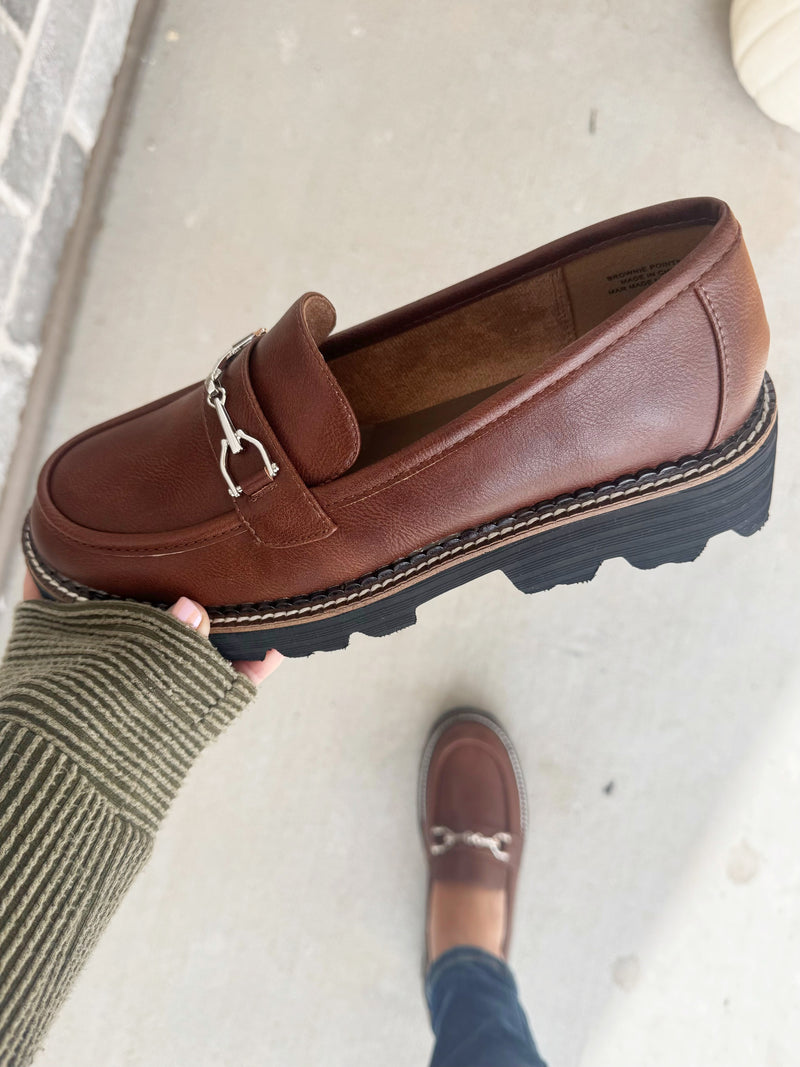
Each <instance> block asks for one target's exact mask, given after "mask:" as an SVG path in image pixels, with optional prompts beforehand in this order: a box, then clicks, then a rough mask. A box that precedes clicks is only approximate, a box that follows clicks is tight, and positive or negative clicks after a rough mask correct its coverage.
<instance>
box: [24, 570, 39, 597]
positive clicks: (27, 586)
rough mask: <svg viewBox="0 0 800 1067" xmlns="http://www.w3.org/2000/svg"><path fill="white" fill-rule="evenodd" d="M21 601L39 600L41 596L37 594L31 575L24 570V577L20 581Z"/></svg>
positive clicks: (37, 590) (36, 587) (37, 589)
mask: <svg viewBox="0 0 800 1067" xmlns="http://www.w3.org/2000/svg"><path fill="white" fill-rule="evenodd" d="M22 599H23V600H41V599H42V594H41V593H40V592H39V587H38V585H37V584H36V582H34V580H33V575H32V574H31V572H30V571H29V570H28V568H27V567H26V568H25V577H24V578H23V579H22Z"/></svg>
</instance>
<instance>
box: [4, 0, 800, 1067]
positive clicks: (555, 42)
mask: <svg viewBox="0 0 800 1067" xmlns="http://www.w3.org/2000/svg"><path fill="white" fill-rule="evenodd" d="M726 21H727V5H726V3H724V2H719V0H711V2H709V0H690V2H687V3H683V4H673V5H665V4H663V3H656V2H653V0H646V2H645V0H636V2H635V3H634V0H627V2H623V0H617V2H613V0H606V2H601V0H593V2H587V3H582V4H564V3H563V2H559V0H540V2H539V3H537V4H535V5H532V4H529V3H522V2H518V0H514V2H510V0H504V2H502V3H500V2H486V0H481V2H477V0H458V2H456V0H451V2H446V0H439V2H437V3H432V2H428V3H417V4H408V3H401V2H399V0H384V2H382V3H378V4H366V3H358V2H356V3H346V4H345V3H341V2H339V0H334V2H332V3H331V2H329V3H323V2H321V0H293V2H292V3H288V2H281V3H271V4H264V3H262V2H260V0H228V2H227V3H226V4H224V5H222V4H214V3H211V2H208V0H202V2H198V0H193V2H191V3H190V2H189V0H168V2H166V3H165V4H164V10H163V16H162V18H161V21H160V23H159V25H158V28H157V31H156V36H155V39H154V42H153V47H152V51H151V53H150V55H149V56H148V57H147V58H146V60H145V61H144V69H143V70H142V77H141V85H140V90H139V93H138V98H137V100H136V103H135V107H134V111H133V115H132V118H131V121H130V127H129V129H128V130H127V133H126V136H125V138H124V141H123V148H122V152H121V155H120V159H119V162H118V166H117V168H116V171H115V174H114V176H113V181H112V186H111V190H110V195H109V198H108V203H107V207H106V210H105V216H104V219H103V225H102V228H101V230H100V232H99V233H98V235H97V239H96V243H95V247H94V251H93V255H92V259H91V263H90V266H89V270H88V275H87V278H86V285H85V290H84V295H83V300H82V304H81V306H80V307H79V308H78V309H77V312H76V315H77V318H76V324H75V329H74V333H73V336H72V339H71V344H70V347H69V352H68V355H67V359H66V363H65V366H64V372H63V378H62V381H61V384H60V389H59V392H58V395H57V397H55V398H54V402H53V407H52V413H51V416H50V421H49V424H48V427H47V434H46V437H47V440H46V443H45V450H49V449H50V448H52V447H53V446H54V445H56V444H57V443H58V442H60V441H61V440H62V439H64V438H65V437H66V436H68V435H70V434H72V433H74V432H76V431H77V430H79V429H82V428H83V427H85V426H86V425H90V424H92V423H94V422H97V421H99V420H101V419H103V418H106V417H108V416H110V415H112V414H116V413H117V412H119V411H120V410H123V409H125V408H128V407H132V406H134V405H136V404H138V403H141V402H144V401H146V400H148V399H151V398H153V397H156V396H159V395H161V394H163V393H165V392H167V391H169V390H172V389H174V388H176V387H178V386H180V385H182V384H184V383H185V382H187V381H190V380H193V379H196V378H198V377H200V376H201V375H202V374H204V373H205V371H206V369H207V367H208V366H209V365H210V363H211V362H212V361H213V359H214V358H215V357H216V356H217V354H218V353H219V352H221V351H222V350H223V349H224V348H225V347H226V346H227V345H228V343H229V342H230V341H231V339H233V338H236V337H239V336H240V335H241V334H242V333H244V332H245V331H247V330H249V329H251V328H253V327H254V326H257V325H260V324H262V323H263V324H267V325H268V324H270V323H271V322H273V321H274V320H275V319H276V318H277V317H278V316H279V315H280V314H281V313H282V311H283V310H284V309H285V307H286V306H288V304H289V303H290V302H291V301H292V300H293V299H294V298H295V297H296V296H297V295H299V294H300V293H301V292H303V291H304V290H306V289H310V288H317V289H320V290H321V291H322V292H324V293H326V294H327V295H329V296H330V297H331V298H332V299H333V301H334V303H335V304H336V305H337V307H338V309H339V312H340V322H341V324H343V325H344V324H349V323H351V322H354V321H358V320H360V319H362V318H364V317H366V316H369V315H371V314H374V313H377V312H379V311H381V310H385V309H387V308H389V307H394V306H396V305H398V304H399V303H402V302H404V301H406V300H408V299H411V298H413V297H416V296H419V295H421V294H424V293H426V292H429V291H431V290H432V289H435V288H439V287H441V286H442V285H445V284H448V283H450V282H453V281H456V280H458V279H460V278H462V277H465V276H467V275H469V274H471V273H474V272H475V271H477V270H480V269H483V268H485V267H488V266H491V265H494V264H495V263H499V262H501V261H503V260H505V259H507V258H509V257H510V256H513V255H515V254H518V253H521V252H524V251H526V250H528V249H530V248H532V247H534V246H536V245H538V244H540V243H542V242H543V241H545V240H548V239H550V238H553V237H556V236H558V235H560V234H563V233H566V232H569V231H571V230H574V229H576V228H578V227H579V226H582V225H584V224H587V223H589V222H593V221H596V220H598V219H601V218H604V217H606V216H609V215H612V214H616V213H618V212H620V211H624V210H628V209H631V208H634V207H638V206H642V205H645V204H648V203H652V202H656V201H660V200H664V199H669V198H672V197H676V196H684V195H693V194H705V193H711V194H714V195H717V196H721V197H723V198H725V199H727V200H728V201H729V202H730V203H731V204H732V206H733V208H734V211H735V212H736V213H737V214H738V216H739V218H740V220H741V221H742V223H743V226H744V230H745V234H746V237H747V240H748V243H749V247H750V250H751V254H752V257H753V260H754V262H755V265H756V269H757V271H758V273H759V276H760V279H761V282H762V286H763V290H764V296H765V301H766V304H767V309H768V313H769V316H770V319H771V323H772V327H773V336H774V345H773V352H772V362H771V370H772V373H773V376H774V378H775V381H776V383H777V387H778V394H779V400H780V404H781V412H782V430H781V433H782V439H781V445H780V452H779V467H778V473H777V480H776V484H775V496H774V506H773V516H772V519H771V521H770V523H769V525H768V526H767V528H766V529H765V530H764V531H763V532H762V533H761V534H759V535H758V536H756V537H753V538H751V539H749V540H743V539H740V538H739V537H737V536H735V535H733V534H728V535H725V536H723V537H720V538H718V539H717V540H715V541H714V542H712V544H711V545H710V546H709V548H708V549H707V550H706V552H705V553H704V554H703V556H702V557H701V558H700V560H699V561H698V562H697V563H695V564H694V565H692V566H668V567H664V568H662V569H660V570H658V571H656V572H646V573H643V572H638V571H635V570H633V569H632V568H630V567H628V566H627V565H626V564H623V563H622V562H619V561H613V562H611V563H609V564H606V565H605V566H604V567H603V568H602V569H601V571H600V573H599V575H598V577H597V579H596V580H595V581H594V582H593V583H592V584H591V585H590V586H580V587H572V588H566V589H558V590H554V591H552V592H550V593H548V594H544V595H540V596H538V597H536V598H527V597H524V596H522V595H520V594H518V593H517V592H516V591H515V590H514V589H513V588H512V587H511V585H510V584H508V583H507V582H506V580H505V579H504V578H503V577H502V576H500V575H492V576H489V577H487V578H485V579H483V580H481V581H480V582H477V583H475V584H473V585H470V586H469V587H467V588H464V589H461V590H459V591H457V592H454V593H451V594H449V595H448V596H446V597H444V598H442V599H440V600H439V601H437V602H434V603H432V604H429V605H427V606H426V607H424V608H423V609H422V610H421V611H420V613H419V617H420V621H419V624H418V625H417V626H416V627H414V628H413V629H410V630H406V631H404V632H403V633H400V634H398V635H396V636H395V637H393V638H389V639H385V640H381V641H376V640H372V639H368V638H364V637H356V638H355V639H354V640H353V642H352V644H351V647H350V649H349V650H348V651H346V652H341V653H335V654H328V655H320V656H315V657H313V658H312V659H310V660H307V661H295V662H291V663H288V664H286V665H285V666H284V667H283V668H282V669H281V670H280V671H279V672H278V674H277V675H276V676H275V677H274V679H271V680H270V682H269V684H268V685H267V686H266V687H265V689H264V691H263V692H262V694H261V695H260V697H259V699H258V702H257V706H256V707H254V708H252V709H250V710H249V712H248V713H247V714H246V715H245V716H244V717H243V719H242V720H241V721H240V722H239V723H238V724H237V725H236V726H235V727H234V728H233V729H231V730H230V731H229V733H228V734H227V735H226V736H225V737H224V738H223V739H222V740H221V741H220V742H219V743H218V744H217V745H216V746H215V747H214V748H213V749H212V750H211V751H209V752H208V753H207V754H206V755H205V756H204V757H203V760H202V762H201V764H200V765H199V766H198V767H197V768H196V769H195V771H194V772H193V773H192V775H191V777H190V780H189V782H188V783H187V785H186V787H185V789H184V790H183V792H182V794H181V795H180V797H179V799H178V801H177V803H176V805H175V808H174V810H173V812H172V813H171V815H170V816H169V818H168V820H167V823H166V825H165V827H164V830H163V833H162V835H161V838H160V841H159V843H158V845H157V848H156V851H155V855H154V857H153V859H152V862H151V863H150V865H149V867H148V868H147V869H146V871H145V872H144V873H143V875H142V876H141V877H140V878H139V880H138V882H137V883H136V885H135V886H134V888H133V890H132V891H131V893H130V895H129V897H128V898H127V900H126V901H125V902H124V904H123V906H122V908H121V910H120V912H119V913H118V915H117V916H116V918H115V919H114V920H113V923H112V925H111V928H110V929H109V931H108V933H107V935H106V937H105V939H104V940H103V942H102V944H101V946H100V948H99V950H98V951H97V953H96V954H95V955H94V957H93V958H92V959H91V961H90V963H89V965H88V966H87V968H86V970H85V972H84V974H83V975H82V977H81V979H80V981H79V983H78V985H77V987H76V989H75V991H74V994H73V995H72V996H71V998H70V1000H69V1002H68V1003H67V1005H66V1006H65V1008H64V1009H63V1011H62V1013H61V1015H60V1017H59V1018H58V1020H57V1022H56V1024H55V1026H54V1028H53V1030H52V1032H51V1034H50V1036H49V1038H48V1041H47V1045H46V1048H45V1051H44V1053H43V1054H42V1056H41V1057H40V1059H39V1060H38V1061H37V1062H38V1064H39V1065H40V1067H78V1065H81V1067H94V1065H101V1064H102V1065H103V1067H123V1065H124V1067H133V1065H136V1067H140V1065H142V1067H217V1065H224V1067H233V1065H236V1067H256V1065H259V1067H260V1065H263V1064H265V1063H266V1064H282V1065H283V1064H325V1065H331V1067H337V1065H342V1067H344V1065H347V1067H373V1065H374V1064H376V1063H381V1064H383V1065H385V1067H408V1065H409V1064H413V1063H419V1064H424V1063H425V1062H426V1057H427V1055H428V1053H429V1049H430V1037H429V1034H428V1031H427V1022H426V1016H425V1010H424V1006H423V1001H422V996H421V992H420V980H419V961H420V949H421V921H422V909H423V896H424V887H423V860H422V855H421V849H420V846H419V843H418V840H417V832H416V827H415V815H414V787H415V776H416V764H417V758H418V753H419V749H420V746H421V743H422V741H423V738H424V736H425V733H426V730H427V727H428V724H429V723H430V721H431V719H432V718H433V717H434V716H435V715H436V714H437V713H438V712H439V711H440V710H441V709H443V708H444V707H446V706H448V705H450V704H452V703H454V702H461V701H472V702H477V703H480V704H483V705H485V706H487V707H489V708H492V709H494V710H496V711H497V712H498V713H499V714H500V715H501V716H502V717H503V718H504V719H505V721H506V723H507V725H508V727H509V729H510V731H511V733H512V735H513V736H514V737H515V738H516V740H517V743H518V746H519V749H520V752H521V755H522V757H523V762H524V765H525V767H526V770H527V775H528V780H529V788H530V795H531V808H532V815H533V819H532V822H533V825H532V829H531V834H530V843H529V846H528V852H527V857H526V860H525V867H524V872H523V878H522V884H521V890H520V901H519V911H518V919H517V934H516V943H515V946H514V954H513V963H514V965H515V969H516V972H517V974H518V977H519V981H520V985H521V989H522V992H523V995H524V999H525V1002H526V1004H527V1006H528V1010H529V1014H530V1017H531V1020H532V1023H533V1027H534V1030H535V1032H536V1034H537V1037H538V1039H539V1042H540V1045H541V1049H542V1051H543V1053H544V1054H545V1055H546V1057H547V1058H548V1059H549V1061H550V1063H551V1067H577V1065H581V1067H612V1065H613V1067H641V1065H642V1064H646V1065H648V1067H668V1065H669V1067H672V1065H673V1064H675V1063H676V1062H679V1063H697V1064H700V1063H702V1064H709V1065H720V1067H722V1065H724V1067H745V1065H747V1067H751V1065H753V1064H757V1065H763V1067H785V1065H789V1064H790V1063H796V1062H797V1061H796V1059H795V1056H796V1049H797V1047H798V1045H800V1013H798V1011H797V1004H798V997H800V963H798V961H799V960H800V921H798V905H799V904H800V849H799V848H798V847H797V826H796V823H797V812H798V811H800V669H799V668H798V657H797V643H798V632H799V630H798V623H799V622H800V572H799V571H798V567H797V560H796V544H797V537H798V532H799V531H800V494H798V492H797V489H798V485H797V482H798V475H797V470H798V466H797V459H798V458H800V437H799V436H798V420H797V413H798V407H799V406H800V397H799V396H798V390H799V389H800V371H798V367H797V363H796V353H795V350H794V345H795V341H796V337H797V336H798V332H800V329H799V328H800V322H799V321H798V300H797V293H798V275H799V273H800V272H799V271H798V253H797V248H798V236H800V198H799V197H798V189H799V188H800V184H799V183H800V138H799V137H797V136H796V135H794V134H792V133H791V132H790V131H788V130H786V129H782V128H780V127H778V126H776V125H774V124H772V123H771V122H770V121H769V120H768V119H766V118H765V117H764V116H762V115H761V114H760V113H759V112H758V111H757V110H756V108H755V107H754V105H753V104H752V103H751V102H750V100H749V99H748V97H747V96H746V95H745V93H744V92H743V90H742V89H741V88H740V86H739V84H738V82H737V81H736V78H735V75H734V73H733V71H732V68H731V65H730V62H729V48H728V41H727V28H726ZM590 116H591V117H592V120H591V123H590ZM590 125H591V127H593V128H594V132H592V130H591V129H590ZM18 582H19V568H18V572H17V575H16V577H15V585H14V586H13V587H12V590H11V591H10V593H9V596H11V597H12V598H13V596H14V595H16V589H17V588H18V584H16V583H18ZM3 625H4V626H5V627H7V625H8V612H7V611H6V613H5V617H4V621H3ZM611 782H613V783H614V785H613V789H610V788H606V787H608V785H609V783H611Z"/></svg>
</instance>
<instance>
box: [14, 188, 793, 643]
mask: <svg viewBox="0 0 800 1067" xmlns="http://www.w3.org/2000/svg"><path fill="white" fill-rule="evenodd" d="M334 324H335V313H334V310H333V308H332V306H331V305H330V304H329V303H328V301H327V300H326V299H325V298H324V297H323V296H320V295H319V294H314V293H310V294H306V295H305V296H303V297H301V298H300V299H299V300H298V301H297V302H296V303H295V304H294V305H293V306H292V307H291V308H290V309H289V311H287V312H286V314H285V315H284V316H283V318H281V319H280V320H279V322H278V323H277V324H276V325H275V326H274V327H273V328H272V329H270V330H269V331H266V330H263V329H260V330H257V331H256V332H255V333H252V334H250V335H248V336H247V337H246V338H244V339H243V340H242V341H241V342H239V343H237V344H236V345H234V346H232V348H231V349H230V350H229V351H228V352H226V353H225V355H224V356H223V357H222V358H221V359H218V360H217V361H216V362H214V363H213V366H212V367H211V370H210V372H209V374H208V377H207V378H206V380H205V381H204V382H198V383H196V384H194V385H190V386H187V387H186V388H185V389H181V390H179V391H178V392H176V393H173V394H171V395H170V396H168V397H165V398H163V399H161V400H156V401H155V402H153V403H152V404H148V405H147V406H145V407H143V408H139V409H137V410H136V411H132V412H129V413H128V414H126V415H122V416H120V417H119V418H116V419H112V420H111V421H110V422H107V423H104V424H103V425H101V426H97V427H94V428H93V429H90V430H87V431H86V432H85V433H82V434H80V435H79V436H78V437H76V438H73V440H71V441H69V442H67V443H66V444H65V445H63V446H62V447H61V448H60V449H58V451H57V452H56V453H55V454H54V455H53V456H51V457H50V459H49V460H48V461H47V463H46V465H45V467H44V469H43V471H42V473H41V476H40V478H39V483H38V489H37V493H36V498H35V500H34V503H33V507H32V508H31V512H30V516H29V520H28V522H27V523H26V526H25V530H24V533H23V545H24V550H25V554H26V558H27V562H28V565H29V567H30V569H31V572H32V573H33V575H34V577H35V580H36V582H37V584H38V585H39V587H40V589H41V590H42V592H43V593H44V594H45V595H47V596H49V597H53V598H55V599H58V600H81V599H98V598H99V599H102V598H107V597H126V598H133V599H137V600H143V601H148V602H151V603H156V604H169V603H172V602H173V601H174V600H175V599H176V598H177V596H179V595H181V594H185V595H189V596H191V597H192V599H194V600H196V601H198V602H200V603H202V604H204V605H206V607H207V608H208V612H209V617H210V619H211V639H212V641H213V642H214V643H215V644H216V645H217V647H218V648H219V649H220V650H221V651H222V652H223V653H224V654H225V655H228V656H229V657H230V658H233V659H255V658H257V657H259V656H262V655H263V654H264V652H265V650H266V649H268V648H276V649H278V651H280V652H283V653H284V654H286V655H290V656H299V655H307V654H309V653H311V652H314V651H319V650H324V649H336V648H343V647H345V646H346V645H347V643H348V641H349V638H350V635H351V634H352V633H355V632H359V633H365V634H369V635H372V636H380V635H384V634H389V633H392V632H393V631H395V630H398V629H400V628H402V627H404V626H409V625H411V624H412V623H413V622H414V621H415V619H416V609H417V607H418V606H419V605H420V604H422V603H424V602H425V601H426V600H429V599H431V598H432V597H434V596H438V595H439V594H440V593H443V592H445V591H447V590H448V589H450V588H453V587H455V586H458V585H462V584H464V583H466V582H469V581H471V580H472V579H473V578H476V577H479V576H480V575H482V574H485V573H487V572H489V571H492V570H502V571H503V572H504V573H505V574H506V575H507V576H508V578H509V579H510V580H511V581H512V582H513V583H514V585H516V586H517V587H518V588H519V589H520V590H522V591H524V592H529V593H532V592H537V591H539V590H544V589H549V588H551V587H552V586H554V585H558V584H563V583H569V582H577V581H587V580H589V579H591V578H592V577H593V575H594V574H595V572H596V571H597V569H598V567H599V566H600V565H601V564H602V562H603V560H605V559H608V558H612V557H616V556H622V557H624V558H626V559H627V560H628V561H629V562H630V563H632V564H633V565H634V566H636V567H654V566H657V565H658V564H661V563H665V562H679V561H688V560H692V559H694V558H695V557H696V556H698V555H699V554H700V552H702V550H703V548H704V546H705V544H706V542H707V541H708V539H709V538H710V537H713V536H714V535H715V534H717V533H720V532H723V531H725V530H731V529H733V530H736V531H737V532H739V533H740V534H744V535H749V534H751V533H753V532H754V531H755V530H757V529H758V528H759V527H760V526H761V525H762V524H763V522H764V521H765V519H766V517H767V513H768V509H769V500H770V490H771V486H772V471H773V463H774V451H775V440H776V408H775V395H774V391H773V389H772V385H771V383H770V381H769V379H768V378H767V377H766V376H765V373H764V368H765V364H766V358H767V349H768V329H767V324H766V320H765V317H764V310H763V307H762V303H761V298H760V295H759V291H758V285H757V283H756V280H755V277H754V274H753V270H752V266H751V264H750V260H749V258H748V255H747V251H746V249H745V246H744V243H743V241H742V235H741V231H740V228H739V225H738V223H737V222H736V220H735V219H734V217H733V215H732V214H731V212H730V210H729V209H728V207H727V206H726V205H725V204H723V203H721V202H720V201H717V200H712V199H697V200H682V201H676V202H674V203H671V204H662V205H659V206H656V207H652V208H647V209H645V210H642V211H637V212H633V213H631V214H629V215H624V216H621V217H619V218H617V219H611V220H609V221H607V222H603V223H600V224H598V225H596V226H592V227H589V228H588V229H586V230H582V231H580V232H579V233H576V234H573V235H571V236H569V237H565V238H563V239H562V240H559V241H556V242H554V243H552V244H550V245H547V246H545V247H544V248H541V249H538V250H537V251H534V252H531V253H529V254H527V255H525V256H521V257H520V258H519V259H515V260H512V261H511V262H509V263H506V264H504V265H502V266H500V267H497V268H495V269H493V270H490V271H487V272H486V273H484V274H481V275H478V276H477V277H475V278H471V279H469V280H467V281H465V282H462V283H460V284H458V285H455V286H453V287H452V288H450V289H446V290H443V291H442V292H440V293H436V294H434V295H433V296H429V297H426V298H424V299H423V300H420V301H417V302H416V303H414V304H410V305H408V306H407V307H404V308H400V309H398V310H397V311H393V312H390V313H389V314H387V315H382V316H380V317H379V318H376V319H372V320H371V321H369V322H365V323H362V324H361V325H360V326H355V327H353V328H350V329H346V330H343V331H339V332H336V333H332V331H333V327H334ZM149 343H152V342H149ZM110 344H111V345H112V351H113V337H112V338H111V339H110ZM164 356H165V358H169V356H170V354H169V353H165V354H164ZM207 359H208V357H207V354H203V355H202V356H201V357H200V358H199V359H198V372H200V371H202V370H206V369H208V366H209V365H210V364H211V363H212V360H211V359H208V362H206V360H207Z"/></svg>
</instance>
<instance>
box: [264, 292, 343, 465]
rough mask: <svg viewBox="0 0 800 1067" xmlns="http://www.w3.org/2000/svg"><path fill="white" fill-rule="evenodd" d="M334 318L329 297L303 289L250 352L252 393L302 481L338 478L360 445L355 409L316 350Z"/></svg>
mask: <svg viewBox="0 0 800 1067" xmlns="http://www.w3.org/2000/svg"><path fill="white" fill-rule="evenodd" d="M335 323H336V312H335V311H334V308H333V305H332V304H331V303H330V301H328V300H326V299H325V297H324V296H321V295H320V294H319V293H306V294H305V296H301V297H300V299H299V300H297V301H296V302H295V303H294V304H292V306H291V307H290V308H289V310H288V311H287V312H286V314H285V315H284V316H283V318H282V319H280V320H279V321H278V322H277V323H276V324H275V326H273V327H272V329H271V330H269V331H268V332H267V333H265V334H264V335H263V336H262V337H260V338H259V339H258V341H257V342H256V344H255V346H254V348H253V351H252V352H251V355H250V378H251V381H252V385H253V391H254V393H255V395H256V399H257V400H258V402H259V404H260V405H261V407H262V409H263V411H264V414H265V415H266V417H267V419H268V421H269V423H270V425H271V426H272V428H273V429H274V431H275V433H276V434H277V435H278V438H279V439H280V442H281V444H282V445H283V447H284V448H285V449H286V451H287V453H288V454H289V457H290V459H291V460H292V463H294V465H295V467H296V468H297V472H298V474H299V475H300V477H301V478H302V479H303V481H304V482H305V483H306V485H319V484H320V482H326V481H330V479H331V478H338V477H339V475H341V474H343V473H344V472H345V471H346V470H347V469H348V468H349V467H351V466H352V464H353V463H354V462H355V458H356V456H357V455H358V450H359V448H360V446H361V437H360V434H359V430H358V423H357V422H356V418H355V415H354V414H353V409H352V408H351V407H350V404H349V403H348V401H347V398H346V397H345V395H344V393H343V392H342V390H341V387H340V386H339V383H338V382H337V380H336V378H335V377H334V376H333V374H331V372H330V369H329V367H328V364H327V363H326V362H325V359H324V357H323V355H322V353H321V352H320V350H319V346H320V345H321V344H322V342H323V341H324V340H325V338H326V337H327V336H328V334H329V333H330V332H331V330H332V329H333V327H334V325H335Z"/></svg>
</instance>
